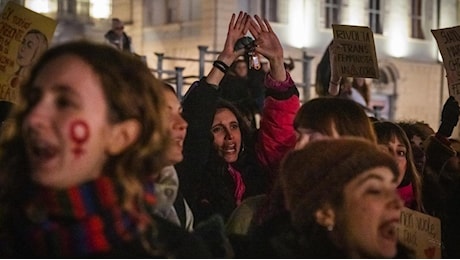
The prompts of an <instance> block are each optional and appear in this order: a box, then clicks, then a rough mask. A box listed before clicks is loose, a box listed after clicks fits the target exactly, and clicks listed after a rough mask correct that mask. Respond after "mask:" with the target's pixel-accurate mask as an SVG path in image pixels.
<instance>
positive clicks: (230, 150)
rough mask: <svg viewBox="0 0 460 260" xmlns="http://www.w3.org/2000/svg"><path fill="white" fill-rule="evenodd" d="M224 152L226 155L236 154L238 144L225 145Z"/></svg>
mask: <svg viewBox="0 0 460 260" xmlns="http://www.w3.org/2000/svg"><path fill="white" fill-rule="evenodd" d="M222 150H223V152H224V153H225V154H233V153H236V144H234V143H233V144H228V145H224V147H223V149H222Z"/></svg>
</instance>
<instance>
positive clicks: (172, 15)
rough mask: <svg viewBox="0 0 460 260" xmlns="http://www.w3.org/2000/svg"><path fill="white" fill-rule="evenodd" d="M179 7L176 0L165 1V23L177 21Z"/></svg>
mask: <svg viewBox="0 0 460 260" xmlns="http://www.w3.org/2000/svg"><path fill="white" fill-rule="evenodd" d="M178 9H179V7H178V6H177V1H176V0H169V1H167V3H166V23H176V22H179V10H178Z"/></svg>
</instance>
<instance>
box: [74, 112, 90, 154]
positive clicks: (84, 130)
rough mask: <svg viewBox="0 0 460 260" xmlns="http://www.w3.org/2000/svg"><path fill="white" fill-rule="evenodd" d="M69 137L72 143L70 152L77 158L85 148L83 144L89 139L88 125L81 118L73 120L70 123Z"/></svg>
mask: <svg viewBox="0 0 460 260" xmlns="http://www.w3.org/2000/svg"><path fill="white" fill-rule="evenodd" d="M70 139H71V140H72V142H73V143H74V147H73V148H72V153H73V154H74V156H75V158H79V157H80V156H81V155H82V154H83V153H84V152H85V150H84V149H83V147H82V146H83V144H84V143H86V141H88V139H89V126H88V124H87V123H86V122H85V121H83V120H75V121H74V122H72V123H71V124H70Z"/></svg>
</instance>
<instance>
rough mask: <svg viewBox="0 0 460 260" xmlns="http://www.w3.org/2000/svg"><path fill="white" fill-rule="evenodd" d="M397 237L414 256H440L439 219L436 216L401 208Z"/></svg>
mask: <svg viewBox="0 0 460 260" xmlns="http://www.w3.org/2000/svg"><path fill="white" fill-rule="evenodd" d="M398 238H399V241H400V242H401V243H402V244H404V245H405V246H407V247H408V248H410V249H412V250H414V252H415V258H425V259H426V258H438V259H439V258H441V221H440V220H439V219H438V218H435V217H432V216H430V215H427V214H424V213H421V212H418V211H415V210H412V209H409V208H403V210H402V211H401V218H400V220H399V226H398Z"/></svg>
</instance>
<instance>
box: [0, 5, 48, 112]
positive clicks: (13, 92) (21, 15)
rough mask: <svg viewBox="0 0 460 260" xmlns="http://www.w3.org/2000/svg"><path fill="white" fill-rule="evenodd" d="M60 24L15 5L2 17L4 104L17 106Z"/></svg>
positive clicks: (1, 84)
mask: <svg viewBox="0 0 460 260" xmlns="http://www.w3.org/2000/svg"><path fill="white" fill-rule="evenodd" d="M55 29H56V21H55V20H53V19H51V18H48V17H46V16H44V15H41V14H39V13H36V12H34V11H32V10H30V9H27V8H25V7H24V6H21V5H18V4H16V3H14V2H11V1H10V2H8V3H7V4H6V6H5V8H4V9H3V11H2V13H1V17H0V100H7V101H10V102H13V103H15V102H16V101H17V98H18V94H19V85H20V84H21V82H22V81H23V80H24V79H25V78H26V77H27V76H28V73H29V71H30V69H31V67H32V66H33V65H34V64H35V62H36V61H37V59H38V58H39V57H40V55H41V54H42V53H43V52H44V51H45V50H47V49H48V47H49V45H50V42H51V40H52V37H53V34H54V30H55Z"/></svg>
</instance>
